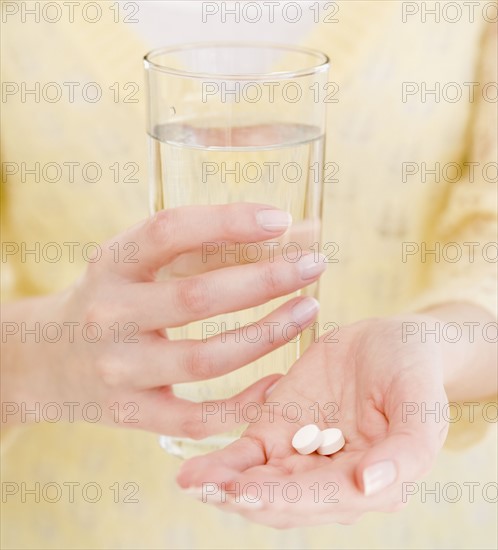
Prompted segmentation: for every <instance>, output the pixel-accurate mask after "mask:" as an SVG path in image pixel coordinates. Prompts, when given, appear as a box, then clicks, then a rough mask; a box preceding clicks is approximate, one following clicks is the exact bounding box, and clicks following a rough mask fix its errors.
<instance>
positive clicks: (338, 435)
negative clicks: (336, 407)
mask: <svg viewBox="0 0 498 550" xmlns="http://www.w3.org/2000/svg"><path fill="white" fill-rule="evenodd" d="M322 436H323V441H322V443H321V445H320V446H319V447H318V449H317V450H316V452H317V453H318V454H319V455H333V454H334V453H336V452H337V451H340V450H341V449H342V448H343V447H344V445H345V443H346V441H345V440H344V436H343V435H342V432H341V430H339V428H327V429H326V430H322Z"/></svg>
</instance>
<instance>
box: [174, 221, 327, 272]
mask: <svg viewBox="0 0 498 550" xmlns="http://www.w3.org/2000/svg"><path fill="white" fill-rule="evenodd" d="M320 231H321V224H320V221H319V220H297V221H296V220H295V221H293V223H292V226H290V227H289V229H288V230H287V231H286V232H285V234H284V235H282V236H280V237H279V236H278V235H273V236H271V238H270V240H268V241H264V242H259V243H249V244H243V243H242V244H240V245H238V244H236V245H233V244H232V245H230V244H227V245H224V243H217V244H216V245H213V246H209V247H207V248H205V250H204V252H205V253H204V254H202V250H201V251H199V250H197V251H194V252H186V253H184V254H180V255H179V256H178V257H177V258H175V259H174V260H173V261H172V262H171V263H170V264H169V265H168V267H167V270H166V272H167V275H168V276H169V277H171V278H173V277H185V276H188V275H199V274H201V273H206V272H208V271H213V270H215V269H220V268H221V267H229V266H233V265H241V264H247V263H254V262H259V261H275V259H277V258H278V257H279V256H283V257H284V258H285V259H286V260H288V261H289V262H294V261H295V259H296V255H297V256H299V254H300V253H301V252H302V251H305V250H310V249H312V248H313V245H316V241H317V235H320ZM324 245H325V249H327V248H329V247H328V246H327V243H324ZM328 255H329V256H330V258H329V262H330V261H333V253H330V252H328Z"/></svg>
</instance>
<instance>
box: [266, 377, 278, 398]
mask: <svg viewBox="0 0 498 550" xmlns="http://www.w3.org/2000/svg"><path fill="white" fill-rule="evenodd" d="M277 384H278V380H277V382H273V384H272V385H271V386H270V387H269V388H267V389H266V391H265V399H268V397H270V394H271V392H272V391H273V390H274V389H275V386H276V385H277Z"/></svg>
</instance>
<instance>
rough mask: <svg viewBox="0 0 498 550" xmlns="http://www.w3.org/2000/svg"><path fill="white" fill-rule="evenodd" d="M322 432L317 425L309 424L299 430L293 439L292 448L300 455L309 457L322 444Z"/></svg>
mask: <svg viewBox="0 0 498 550" xmlns="http://www.w3.org/2000/svg"><path fill="white" fill-rule="evenodd" d="M322 441H323V435H322V431H321V430H320V428H319V427H318V426H316V425H315V424H307V425H306V426H303V427H302V428H299V430H297V432H296V433H295V434H294V437H293V438H292V446H293V447H294V449H296V451H297V452H298V453H299V454H302V455H309V454H311V453H313V452H314V451H316V450H317V449H318V447H320V445H321V444H322Z"/></svg>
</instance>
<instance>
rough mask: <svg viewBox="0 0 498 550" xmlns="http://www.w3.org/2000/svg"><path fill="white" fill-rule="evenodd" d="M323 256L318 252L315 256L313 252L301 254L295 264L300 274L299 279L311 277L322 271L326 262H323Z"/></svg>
mask: <svg viewBox="0 0 498 550" xmlns="http://www.w3.org/2000/svg"><path fill="white" fill-rule="evenodd" d="M324 260H325V256H324V255H323V254H318V256H317V257H316V258H315V254H306V256H302V257H301V259H300V260H299V262H297V266H298V268H299V272H300V274H301V279H303V280H307V279H313V278H315V277H317V276H318V275H320V273H323V272H324V271H325V268H326V267H327V264H326V263H325V262H324Z"/></svg>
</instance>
